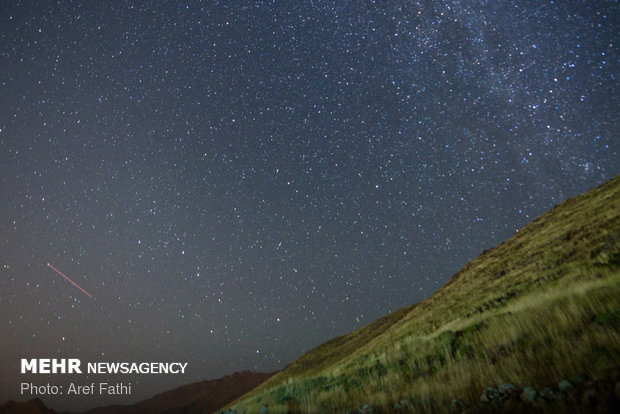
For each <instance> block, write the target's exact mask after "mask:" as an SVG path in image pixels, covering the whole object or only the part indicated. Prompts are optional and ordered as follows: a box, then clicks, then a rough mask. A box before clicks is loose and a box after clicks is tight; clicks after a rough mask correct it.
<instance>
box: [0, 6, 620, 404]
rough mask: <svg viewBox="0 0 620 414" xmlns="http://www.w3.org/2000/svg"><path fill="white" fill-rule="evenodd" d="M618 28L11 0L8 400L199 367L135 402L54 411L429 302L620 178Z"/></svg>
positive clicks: (5, 134)
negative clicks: (568, 204) (178, 366)
mask: <svg viewBox="0 0 620 414" xmlns="http://www.w3.org/2000/svg"><path fill="white" fill-rule="evenodd" d="M619 22H620V5H619V4H618V2H617V1H564V0H562V1H545V2H543V1H540V2H529V1H528V2H526V1H516V2H498V1H489V2H486V1H481V2H474V1H471V2H470V1H399V2H394V1H385V2H384V1H252V2H248V1H209V2H193V1H192V2H180V1H165V2H164V1H150V2H126V1H105V2H103V1H101V2H99V1H88V2H75V1H73V2H69V1H59V2H44V1H23V2H21V1H8V0H7V1H3V2H2V3H1V4H0V194H1V199H0V200H1V201H0V246H1V250H0V251H1V256H0V315H1V319H0V326H1V328H0V336H1V338H2V339H1V345H0V347H1V352H0V367H1V368H0V402H2V401H5V400H7V399H9V398H13V399H15V398H20V396H19V382H20V381H22V380H24V379H25V378H26V376H20V375H19V358H22V357H27V358H35V357H51V358H61V357H65V358H80V359H82V361H83V363H86V362H88V361H93V362H94V361H129V362H140V361H183V362H188V363H189V365H188V373H187V374H185V375H183V376H156V377H154V376H144V375H143V376H140V377H138V378H133V380H134V384H135V385H134V392H133V394H134V395H133V396H132V397H131V398H129V399H105V400H103V399H97V398H95V397H91V398H86V399H84V400H82V401H69V400H68V399H67V398H65V399H50V398H46V397H42V399H43V400H44V401H46V402H47V403H49V404H50V405H52V407H53V408H55V409H76V408H84V407H93V406H96V405H100V404H102V403H106V404H109V403H112V402H127V401H134V400H138V399H142V398H145V397H149V396H151V395H153V394H154V393H155V392H160V391H163V390H166V389H170V388H173V387H175V386H178V385H181V384H185V383H189V382H194V381H198V380H204V379H209V378H216V377H220V376H224V375H227V374H230V373H232V372H234V371H241V370H245V369H251V370H259V371H273V370H276V369H281V368H283V367H284V366H285V365H286V364H288V363H290V362H291V361H292V360H293V359H295V358H296V357H297V356H300V355H301V354H302V353H304V352H305V351H307V350H309V349H311V348H312V347H314V346H316V345H319V344H320V343H322V342H324V341H326V340H328V339H330V338H333V337H335V336H338V335H342V334H344V333H346V332H349V331H351V330H354V329H356V328H359V327H361V326H363V325H365V324H367V323H370V322H372V321H373V320H375V319H377V318H379V317H381V316H383V315H384V314H386V313H388V312H390V311H394V310H396V309H398V308H400V307H403V306H406V305H410V304H413V303H415V302H418V301H421V300H423V299H425V298H427V297H428V296H430V295H431V294H432V293H433V292H435V291H436V290H437V289H438V288H439V287H440V286H441V285H442V284H444V283H445V282H446V281H447V280H448V279H449V278H450V277H451V276H452V275H453V274H454V273H455V272H456V271H457V270H458V269H459V268H460V267H462V266H463V265H465V264H466V263H467V262H468V261H470V260H471V259H473V258H474V257H476V256H477V255H478V254H480V253H481V252H482V251H483V250H484V249H486V248H489V247H493V246H495V245H497V244H499V243H500V242H502V241H504V240H506V239H507V238H509V237H510V236H511V235H512V234H513V233H514V232H515V231H516V230H517V229H519V228H521V227H522V226H524V225H525V224H527V223H528V222H530V221H531V220H533V219H534V218H535V217H536V216H538V215H540V214H542V213H543V212H545V211H546V210H548V209H550V208H551V207H553V206H554V205H556V204H558V203H560V202H561V201H563V200H565V199H566V198H567V197H570V196H573V195H576V194H579V193H582V192H584V191H586V190H587V189H589V188H592V187H594V186H596V185H598V184H600V183H602V182H603V181H605V180H607V179H609V178H611V177H613V176H614V175H616V174H618V173H620V139H619V132H620V131H619V129H620V128H619V123H618V121H617V116H618V113H619V108H620V105H619V103H620V102H619V101H620V98H619V93H618V80H617V77H618V69H619V67H620V64H619V55H618V51H619V41H618V40H619V39H618V32H619V31H620V25H619ZM48 262H49V263H51V264H52V265H54V266H55V267H56V268H58V269H59V270H60V271H62V272H63V273H64V274H65V275H67V276H68V277H69V278H71V279H72V280H73V281H75V282H76V283H77V284H79V285H80V286H81V287H82V288H84V289H85V290H86V291H88V292H89V293H91V294H92V295H93V298H89V297H88V296H86V295H85V294H84V293H83V292H81V291H80V290H78V289H77V288H75V287H74V286H72V285H71V284H70V283H69V282H67V281H66V280H64V279H63V278H62V277H61V276H59V275H58V274H57V273H55V272H54V271H53V270H51V269H50V268H49V267H47V265H46V264H47V263H48ZM63 378H65V377H62V376H52V377H46V376H38V377H32V379H33V381H34V382H38V383H46V382H51V383H53V384H54V383H56V384H60V383H62V382H63V381H65V379H63ZM105 379H107V378H105V377H102V376H95V377H93V376H91V377H90V378H88V381H100V380H105ZM125 379H126V377H125ZM73 380H77V381H80V380H84V381H86V380H87V379H86V377H85V376H84V375H83V376H78V377H75V378H73ZM136 380H137V381H138V382H137V383H136V382H135V381H136Z"/></svg>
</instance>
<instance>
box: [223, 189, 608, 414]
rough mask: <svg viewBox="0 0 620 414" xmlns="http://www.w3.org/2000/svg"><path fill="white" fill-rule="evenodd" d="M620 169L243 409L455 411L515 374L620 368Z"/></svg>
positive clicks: (332, 346)
mask: <svg viewBox="0 0 620 414" xmlns="http://www.w3.org/2000/svg"><path fill="white" fill-rule="evenodd" d="M618 326H620V177H616V178H614V179H613V180H611V181H609V182H608V183H606V184H604V185H602V186H600V187H598V188H597V189H594V190H592V191H590V192H588V193H587V194H585V195H582V196H579V197H576V198H573V199H570V200H568V201H566V202H565V203H563V204H562V205H560V206H557V207H555V208H554V209H552V210H551V211H549V212H548V213H546V214H544V215H543V216H541V217H539V218H538V219H536V220H535V221H534V222H532V223H531V224H529V225H528V226H527V227H525V228H524V229H523V230H521V231H520V232H519V233H517V234H516V235H515V236H514V237H512V238H511V239H510V240H508V241H506V242H505V243H503V244H501V245H500V246H498V247H496V248H494V249H491V250H489V251H486V252H484V253H483V254H482V255H480V256H479V257H478V258H476V259H474V260H473V261H472V262H470V263H469V264H468V265H467V266H465V267H464V268H463V269H462V270H461V271H459V272H458V273H457V274H456V275H455V276H454V277H453V278H452V279H451V280H450V282H448V283H447V284H446V285H445V286H443V287H442V288H441V289H440V290H439V291H437V292H436V293H435V294H434V295H433V296H432V297H430V298H429V299H427V300H426V301H424V302H422V303H420V304H417V305H413V306H410V307H408V308H403V309H401V310H399V311H397V312H394V313H392V314H390V315H387V316H386V317H384V318H382V319H380V320H378V321H376V322H374V323H372V324H370V325H368V326H366V327H364V328H362V329H360V330H358V331H355V332H352V333H350V334H348V335H345V336H342V337H339V338H335V339H333V340H331V341H329V342H327V343H325V344H323V345H321V346H320V347H318V348H316V349H314V350H312V351H310V352H308V353H307V354H306V355H304V356H302V357H301V358H299V359H298V360H296V361H295V362H293V363H292V364H291V365H290V366H289V367H287V368H286V369H284V370H283V371H281V372H280V373H278V374H277V375H276V376H274V377H272V378H271V379H270V380H269V381H267V382H266V383H264V384H262V385H261V386H260V387H258V388H257V389H256V390H254V391H252V392H251V393H249V394H246V395H245V396H244V397H243V398H242V399H240V400H239V401H237V402H236V403H235V404H234V406H232V407H233V408H234V409H236V410H237V412H243V410H246V412H247V413H255V412H259V411H260V409H261V407H262V406H265V407H267V408H268V409H269V412H308V413H319V412H325V413H333V412H346V410H349V409H359V408H361V407H362V406H364V405H365V404H371V405H373V406H375V407H376V409H377V410H378V411H383V412H391V411H392V410H393V407H394V404H395V403H397V402H398V401H400V400H401V399H403V398H406V399H408V400H410V401H411V405H412V408H413V409H416V410H419V411H421V412H451V410H452V408H451V405H450V401H451V400H452V399H453V398H455V397H458V398H459V399H460V400H462V401H463V402H464V404H465V406H470V407H475V406H477V404H479V402H478V401H479V398H480V395H481V392H482V390H484V389H485V388H486V387H488V386H497V385H498V384H500V383H503V382H511V383H514V384H517V385H519V386H526V385H528V386H533V387H543V386H549V385H553V384H557V382H558V381H559V380H560V379H564V378H571V377H574V376H576V375H580V374H586V375H588V374H589V375H593V374H594V373H595V372H596V371H597V370H599V369H603V368H609V367H616V366H620V331H619V329H618Z"/></svg>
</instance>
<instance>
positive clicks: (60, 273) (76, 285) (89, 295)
mask: <svg viewBox="0 0 620 414" xmlns="http://www.w3.org/2000/svg"><path fill="white" fill-rule="evenodd" d="M47 266H48V267H51V268H52V269H53V270H54V271H56V273H58V274H59V275H60V276H62V277H64V278H65V279H67V280H68V281H69V282H71V284H72V285H73V286H75V287H76V288H78V289H80V290H81V291H82V292H84V293H86V294H87V295H88V297H89V298H92V297H93V295H91V294H90V293H88V292H87V291H85V290H84V289H82V288H81V287H80V286H78V284H77V283H75V282H74V281H73V280H71V279H69V278H68V277H67V276H65V275H63V274H62V272H61V271H60V270H58V269H56V268H55V267H54V266H52V265H51V264H49V263H48V264H47Z"/></svg>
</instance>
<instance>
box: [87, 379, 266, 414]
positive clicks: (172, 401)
mask: <svg viewBox="0 0 620 414" xmlns="http://www.w3.org/2000/svg"><path fill="white" fill-rule="evenodd" d="M273 374H274V373H271V374H266V373H258V372H251V371H243V372H235V373H234V374H232V375H228V376H226V377H223V378H219V379H214V380H207V381H201V382H195V383H193V384H188V385H184V386H182V387H178V388H175V389H173V390H171V391H166V392H163V393H161V394H157V395H156V396H154V397H153V398H150V399H148V400H144V401H140V402H138V403H136V404H133V405H126V406H125V405H110V406H106V407H100V408H95V409H92V410H90V411H88V412H87V414H113V413H120V414H138V413H166V414H174V413H212V412H215V411H217V410H218V409H219V408H221V407H223V406H225V405H226V404H228V403H230V402H232V401H234V400H235V399H237V398H239V397H240V396H242V395H243V394H245V393H247V392H248V391H250V390H252V389H253V388H255V387H256V386H258V385H259V384H261V383H262V382H264V381H266V380H267V379H268V378H270V377H271V376H272V375H273Z"/></svg>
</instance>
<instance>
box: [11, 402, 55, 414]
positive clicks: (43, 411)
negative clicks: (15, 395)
mask: <svg viewBox="0 0 620 414" xmlns="http://www.w3.org/2000/svg"><path fill="white" fill-rule="evenodd" d="M55 412H56V411H54V410H52V409H50V408H47V407H46V406H45V404H43V401H41V400H40V399H38V398H35V399H33V400H30V401H24V402H15V401H8V402H5V403H4V404H2V405H0V414H48V413H49V414H51V413H55Z"/></svg>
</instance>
